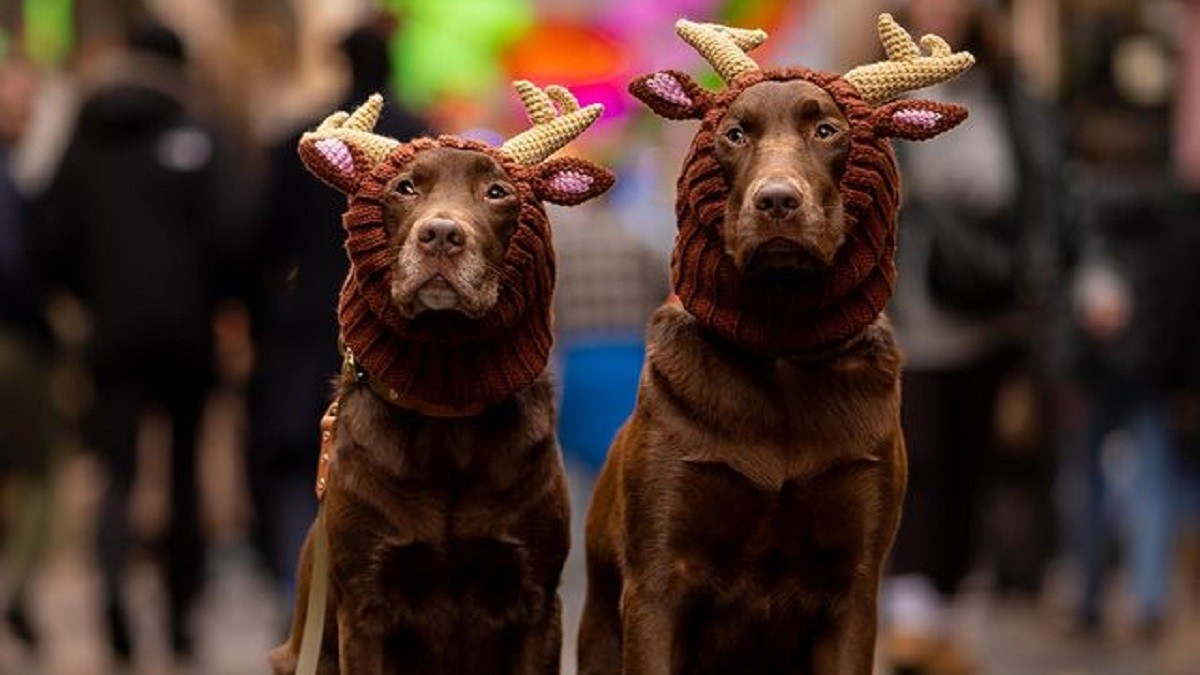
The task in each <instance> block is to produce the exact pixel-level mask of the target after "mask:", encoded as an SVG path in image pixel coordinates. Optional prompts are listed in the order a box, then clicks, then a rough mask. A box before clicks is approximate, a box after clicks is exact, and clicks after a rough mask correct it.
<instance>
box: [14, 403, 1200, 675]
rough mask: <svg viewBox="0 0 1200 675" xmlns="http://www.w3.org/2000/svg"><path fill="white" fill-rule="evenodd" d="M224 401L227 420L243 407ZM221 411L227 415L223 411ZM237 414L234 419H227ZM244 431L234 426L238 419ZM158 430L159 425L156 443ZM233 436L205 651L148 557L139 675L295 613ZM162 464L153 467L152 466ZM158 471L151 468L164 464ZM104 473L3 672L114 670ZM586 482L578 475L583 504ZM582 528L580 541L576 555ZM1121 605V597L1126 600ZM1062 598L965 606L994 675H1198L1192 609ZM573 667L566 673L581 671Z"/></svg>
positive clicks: (252, 669) (216, 521)
mask: <svg viewBox="0 0 1200 675" xmlns="http://www.w3.org/2000/svg"><path fill="white" fill-rule="evenodd" d="M222 405H226V406H228V404H227V403H226V404H222V403H220V402H218V406H217V411H218V417H220V416H222V415H226V416H228V415H234V414H235V413H232V412H231V408H230V407H225V408H222V407H221V406H222ZM222 411H223V412H222ZM226 419H228V417H226ZM233 426H234V427H236V424H234V425H233ZM156 433H158V434H160V435H161V429H160V430H157V431H155V430H154V429H153V428H151V429H150V430H149V431H148V432H147V434H148V438H149V440H148V441H147V442H148V443H149V444H153V441H154V435H155V434H156ZM232 437H233V433H232V432H228V431H227V432H226V433H224V434H222V433H219V432H214V433H210V436H209V438H208V442H207V443H206V451H205V452H206V462H205V464H204V469H203V471H204V474H205V476H204V478H205V482H206V483H207V484H208V485H209V489H208V491H209V496H210V499H209V500H208V501H209V509H208V512H209V519H210V525H211V530H212V537H213V539H214V540H216V541H217V542H219V544H218V547H217V550H216V551H215V552H214V553H213V554H212V555H211V556H210V560H209V561H208V571H209V576H210V579H211V581H210V585H209V588H208V592H207V593H206V595H205V597H204V600H203V602H202V605H201V607H200V610H199V612H198V616H197V617H196V626H197V629H198V631H197V632H198V635H199V649H198V657H197V659H196V662H195V663H194V664H189V665H187V666H186V667H178V668H177V667H175V666H173V665H172V664H171V662H170V658H169V656H168V655H167V653H166V650H165V649H164V643H165V640H164V631H163V625H162V616H163V615H162V612H161V608H162V595H161V590H160V586H159V583H158V581H157V578H156V576H155V574H154V572H153V571H152V569H151V568H150V567H149V566H148V565H147V564H145V563H144V562H143V563H138V564H135V565H134V569H133V570H131V573H130V583H129V591H128V592H129V598H130V600H131V604H132V605H133V606H134V607H135V608H136V616H135V623H136V636H137V647H136V649H137V667H136V668H135V671H134V675H170V674H171V673H179V674H180V675H263V674H265V673H266V665H265V654H266V652H267V650H268V649H269V648H270V646H272V644H273V643H274V642H275V641H276V640H277V639H278V638H279V636H280V635H281V633H282V630H283V626H284V622H285V621H286V617H285V616H284V610H283V609H282V607H281V606H282V603H283V600H282V598H280V597H278V596H277V595H276V594H275V593H274V592H273V591H271V590H270V589H269V587H268V585H267V584H266V583H265V581H264V580H263V578H262V577H261V576H260V575H259V573H258V572H257V570H256V566H255V563H254V560H253V556H251V555H250V554H249V552H248V551H247V549H246V548H245V547H244V546H243V545H241V544H239V543H238V541H239V539H238V536H237V532H238V531H239V527H240V523H242V522H243V521H244V509H245V507H244V502H243V501H242V500H240V499H239V498H238V497H237V494H236V493H237V490H238V489H239V488H238V486H239V485H240V483H239V480H238V477H237V475H236V472H232V471H231V469H230V467H231V466H236V462H234V461H232V458H233V457H234V455H233V454H232V453H234V452H235V450H234V446H233V445H232V443H231V442H229V439H230V438H232ZM152 464H153V463H152ZM161 470H162V467H161V466H159V467H157V468H155V467H152V468H151V470H150V473H151V474H153V473H154V471H161ZM150 482H152V481H150ZM98 485H99V479H98V476H97V471H96V468H95V466H94V465H93V464H91V463H90V462H88V461H86V460H75V461H72V462H71V463H70V464H68V465H67V466H66V467H64V469H63V471H62V475H61V480H60V486H59V493H60V494H61V495H62V499H61V501H62V509H61V514H62V515H61V517H60V518H59V519H58V520H57V524H56V528H55V532H54V538H55V541H56V545H55V547H54V551H53V554H52V555H51V556H50V559H49V560H48V561H47V563H46V565H45V566H44V569H43V570H42V574H41V577H40V581H39V583H38V585H37V588H36V590H35V594H34V596H35V599H34V605H35V618H36V621H37V623H38V624H39V625H40V626H41V628H42V631H43V633H44V635H45V646H44V649H43V650H42V657H41V659H40V660H38V659H34V658H32V657H31V656H30V655H28V654H26V653H24V652H23V650H22V649H20V648H19V647H18V646H17V645H16V643H15V642H14V641H13V640H12V638H10V637H8V636H5V635H0V675H8V674H14V675H15V674H20V675H108V673H112V672H115V671H113V669H112V668H111V667H110V665H109V662H108V657H107V654H106V651H105V647H104V643H103V641H102V640H101V639H100V637H99V636H100V635H101V633H100V624H99V620H98V616H97V607H96V576H95V572H94V569H93V567H92V566H91V564H90V562H89V557H88V552H87V550H86V548H85V547H84V545H83V543H84V542H87V541H90V537H91V534H90V533H91V530H92V527H93V523H92V519H91V517H90V514H91V513H93V512H94V504H95V500H96V498H97V496H98ZM587 489H588V486H587V485H586V484H584V483H583V482H581V481H579V480H576V481H575V484H574V485H573V490H574V496H575V501H576V503H580V499H579V497H580V496H581V495H586V493H587ZM162 505H163V499H162V496H161V495H158V494H156V493H155V492H154V491H153V490H145V491H143V492H142V493H140V497H139V502H138V506H137V511H138V514H139V516H138V518H139V522H141V523H142V526H143V527H147V528H153V527H154V526H155V524H156V522H161V516H160V515H156V514H160V513H161V510H162ZM581 541H582V533H581V532H577V533H576V537H575V543H576V547H575V549H576V551H578V550H579V546H578V544H579V543H580V542H581ZM582 586H583V572H582V566H581V564H580V561H579V560H578V556H573V557H572V560H571V562H570V564H569V566H568V569H567V572H566V576H565V580H564V600H565V607H566V616H567V619H566V622H567V636H568V639H567V643H568V644H567V645H566V649H565V652H566V653H565V654H564V662H565V663H567V664H569V663H570V661H571V659H572V658H573V656H572V655H573V649H574V645H573V637H574V630H575V626H576V625H577V622H578V613H579V609H580V603H581V600H582V599H581V590H582ZM1118 604H1119V600H1118ZM1055 606H1056V603H1055V601H1054V600H1053V599H1051V600H1047V601H1045V602H1043V603H1041V604H1038V605H1032V604H1028V603H1026V604H1021V603H1015V602H1005V601H1001V600H997V599H994V598H988V597H986V596H984V595H981V594H977V595H974V596H972V597H971V598H969V600H968V601H967V602H965V603H964V605H963V607H962V608H961V611H960V625H961V627H962V631H963V633H964V635H966V636H968V638H969V640H970V642H971V643H972V645H973V646H974V648H975V649H976V650H977V653H978V654H979V655H980V657H981V660H982V662H983V664H984V668H983V672H984V673H987V674H989V675H1159V674H1161V675H1200V622H1198V621H1196V620H1195V619H1194V618H1191V619H1189V618H1187V617H1186V616H1185V617H1184V618H1183V619H1182V620H1180V621H1177V622H1176V623H1175V626H1174V627H1173V628H1172V631H1171V634H1170V635H1169V636H1168V638H1167V640H1166V641H1165V642H1164V644H1163V645H1162V646H1161V647H1159V648H1156V649H1150V648H1147V647H1145V646H1144V645H1139V644H1137V643H1136V642H1134V641H1132V640H1129V639H1127V638H1122V637H1121V635H1122V634H1123V633H1127V632H1128V631H1122V630H1121V628H1120V626H1117V627H1116V628H1115V629H1114V631H1113V633H1114V634H1115V636H1116V637H1114V638H1112V639H1110V640H1108V641H1084V640H1081V639H1073V638H1069V637H1067V631H1066V630H1064V629H1063V627H1062V622H1061V619H1060V617H1061V615H1062V613H1061V612H1059V611H1056V610H1055ZM573 672H574V669H573V668H572V667H570V666H569V665H568V666H567V667H566V668H565V669H564V673H568V674H570V673H573Z"/></svg>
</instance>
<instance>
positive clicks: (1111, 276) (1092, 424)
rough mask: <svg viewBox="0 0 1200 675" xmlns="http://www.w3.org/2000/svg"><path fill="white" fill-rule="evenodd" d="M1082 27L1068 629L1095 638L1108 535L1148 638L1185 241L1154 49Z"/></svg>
mask: <svg viewBox="0 0 1200 675" xmlns="http://www.w3.org/2000/svg"><path fill="white" fill-rule="evenodd" d="M1130 13H1131V14H1133V17H1132V18H1134V19H1136V18H1137V17H1136V13H1133V12H1130ZM1091 30H1092V31H1093V34H1092V36H1091V37H1092V38H1093V39H1091V40H1089V41H1087V44H1089V45H1090V48H1091V50H1092V53H1090V54H1089V53H1086V52H1085V53H1081V54H1080V55H1079V57H1078V58H1077V61H1076V62H1077V63H1078V64H1080V65H1079V66H1078V68H1077V72H1074V73H1072V75H1073V78H1072V79H1073V82H1072V85H1073V86H1072V91H1073V95H1072V97H1071V99H1070V101H1069V104H1070V109H1071V113H1070V114H1071V128H1072V130H1073V132H1074V136H1073V139H1072V143H1073V145H1074V146H1075V148H1076V151H1077V154H1078V156H1079V157H1080V160H1081V161H1080V162H1079V166H1078V168H1077V171H1076V173H1077V180H1076V186H1075V190H1074V194H1075V195H1076V201H1077V212H1078V219H1077V224H1076V227H1075V230H1076V232H1075V234H1074V235H1073V239H1074V242H1073V248H1074V249H1075V253H1074V256H1073V257H1074V261H1073V262H1074V264H1073V271H1072V278H1071V279H1070V280H1069V283H1068V285H1067V287H1068V289H1069V293H1070V300H1071V302H1070V304H1069V306H1068V310H1069V311H1068V317H1069V319H1070V321H1069V325H1068V326H1067V335H1068V338H1069V340H1068V346H1069V347H1070V352H1069V354H1068V355H1069V357H1070V361H1069V363H1070V365H1071V366H1072V371H1071V374H1072V376H1073V378H1072V379H1073V382H1074V385H1075V390H1076V393H1077V398H1078V399H1079V402H1080V403H1081V404H1082V411H1083V414H1082V418H1081V419H1080V420H1079V423H1078V426H1077V428H1075V429H1074V430H1073V438H1072V439H1071V440H1072V445H1073V448H1072V449H1073V452H1072V453H1071V456H1070V460H1071V463H1070V464H1069V465H1068V467H1066V468H1067V470H1068V471H1069V475H1070V476H1072V477H1073V478H1074V479H1075V482H1074V487H1076V488H1077V491H1076V492H1074V493H1072V495H1071V497H1072V498H1071V499H1070V500H1069V503H1070V504H1072V505H1078V506H1079V508H1078V509H1073V510H1072V511H1071V512H1070V513H1069V514H1068V515H1069V516H1070V520H1069V523H1068V524H1069V525H1070V526H1071V528H1072V530H1073V532H1072V533H1073V534H1074V540H1075V541H1074V543H1075V546H1074V551H1075V553H1076V555H1077V557H1078V560H1079V562H1080V564H1081V568H1082V588H1081V594H1080V599H1079V605H1078V607H1077V610H1076V611H1077V621H1078V624H1079V626H1080V627H1081V628H1082V629H1083V630H1084V631H1085V632H1087V633H1095V632H1098V631H1099V630H1100V628H1101V627H1102V623H1103V621H1102V620H1103V610H1104V607H1103V600H1104V591H1105V584H1104V581H1105V579H1106V576H1107V575H1106V572H1107V570H1108V567H1109V563H1110V561H1111V559H1112V556H1111V553H1112V551H1113V550H1114V549H1113V547H1112V545H1111V543H1112V539H1113V537H1112V536H1111V534H1112V533H1113V532H1114V531H1115V532H1116V533H1117V534H1118V536H1117V537H1116V539H1117V541H1119V542H1120V544H1121V546H1120V547H1119V549H1118V550H1119V551H1120V552H1121V553H1123V556H1122V560H1123V561H1124V562H1125V566H1126V569H1127V570H1128V572H1129V581H1130V587H1131V590H1132V594H1133V598H1134V603H1135V604H1134V607H1135V612H1136V617H1135V618H1136V621H1137V625H1138V626H1139V629H1140V631H1141V633H1142V634H1143V635H1144V636H1146V637H1147V638H1153V637H1157V636H1158V635H1159V634H1160V633H1161V628H1162V624H1163V621H1164V619H1165V618H1166V614H1167V610H1168V607H1167V604H1168V587H1169V584H1170V578H1171V570H1172V565H1171V563H1172V549H1173V546H1172V544H1173V539H1174V531H1175V525H1176V519H1177V513H1176V509H1177V501H1176V500H1177V496H1178V470H1179V465H1178V456H1177V455H1178V443H1177V438H1176V433H1175V431H1174V430H1173V429H1172V422H1171V420H1170V418H1169V409H1170V406H1169V400H1170V398H1171V397H1172V396H1173V392H1174V391H1176V390H1177V389H1178V388H1179V387H1180V386H1182V385H1183V378H1182V375H1183V374H1184V373H1185V372H1186V368H1185V367H1184V366H1185V364H1184V363H1183V358H1184V356H1185V354H1189V353H1190V352H1192V351H1194V348H1195V347H1194V345H1184V344H1183V342H1182V341H1183V340H1184V335H1185V324H1186V321H1187V320H1188V318H1189V317H1190V316H1191V315H1192V314H1194V308H1193V307H1187V306H1183V305H1181V304H1180V302H1179V301H1180V299H1181V298H1183V297H1186V296H1187V295H1188V293H1187V291H1186V290H1185V289H1186V288H1187V286H1188V282H1187V279H1188V277H1189V275H1190V269H1191V268H1193V267H1194V266H1195V262H1194V260H1193V261H1188V260H1181V259H1180V257H1179V256H1178V255H1177V254H1178V253H1179V252H1180V251H1181V250H1183V248H1184V246H1182V245H1183V244H1184V243H1185V242H1186V241H1187V232H1186V227H1185V226H1184V225H1183V222H1182V220H1181V218H1180V213H1181V210H1180V208H1179V207H1180V204H1179V190H1178V188H1177V186H1176V185H1177V184H1176V181H1174V180H1173V178H1172V176H1171V175H1170V173H1169V169H1168V166H1169V144H1170V139H1171V136H1170V133H1169V129H1170V120H1169V116H1170V108H1169V105H1168V104H1169V96H1170V91H1169V87H1167V86H1159V87H1158V88H1157V89H1156V88H1155V87H1154V86H1150V85H1152V84H1153V83H1154V82H1155V81H1156V78H1153V77H1146V75H1147V74H1149V73H1152V72H1153V71H1154V69H1155V67H1156V64H1158V65H1157V67H1160V68H1166V67H1168V65H1167V63H1166V62H1165V59H1166V56H1165V48H1160V49H1158V50H1156V49H1155V47H1154V45H1156V44H1161V43H1160V42H1158V41H1157V39H1156V38H1154V37H1153V35H1152V33H1150V32H1147V31H1145V30H1144V29H1143V28H1142V27H1141V26H1140V23H1139V22H1138V21H1136V20H1135V21H1132V22H1131V21H1130V19H1129V18H1122V17H1121V16H1120V15H1119V14H1112V13H1110V14H1107V15H1102V16H1100V17H1098V19H1097V20H1096V21H1095V22H1094V23H1093V24H1092V25H1091ZM1081 51H1083V50H1081ZM1132 51H1138V52H1140V53H1141V54H1142V55H1143V57H1142V59H1143V61H1142V63H1141V65H1140V68H1141V69H1142V73H1141V76H1138V77H1129V73H1130V72H1131V71H1130V69H1129V68H1128V67H1124V66H1121V65H1120V64H1121V60H1120V58H1119V57H1120V55H1123V54H1125V55H1127V54H1129V53H1131V52H1132ZM1160 52H1161V53H1162V54H1163V55H1164V56H1162V57H1161V58H1160V59H1159V60H1158V61H1156V60H1155V54H1157V53H1160ZM1097 56H1102V58H1097ZM1089 57H1090V58H1089ZM1159 61H1162V63H1159ZM1147 69H1148V70H1147ZM1176 288H1178V289H1181V290H1180V291H1178V292H1174V291H1172V290H1170V289H1176ZM1116 432H1122V433H1121V434H1117V433H1116Z"/></svg>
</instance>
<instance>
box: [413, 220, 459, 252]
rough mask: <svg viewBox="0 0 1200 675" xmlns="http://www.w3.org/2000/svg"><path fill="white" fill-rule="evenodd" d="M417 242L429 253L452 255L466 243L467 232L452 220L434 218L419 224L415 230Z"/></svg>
mask: <svg viewBox="0 0 1200 675" xmlns="http://www.w3.org/2000/svg"><path fill="white" fill-rule="evenodd" d="M417 242H418V243H420V245H421V248H423V249H424V250H425V251H427V252H429V253H437V254H441V255H452V254H454V253H457V252H459V251H461V250H462V248H463V246H464V245H466V243H467V233H466V231H465V230H463V228H462V226H461V225H459V224H458V223H456V222H454V221H453V220H449V219H447V218H434V219H431V220H427V221H425V222H424V223H422V224H421V226H420V227H419V229H418V231H417Z"/></svg>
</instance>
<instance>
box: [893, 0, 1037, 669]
mask: <svg viewBox="0 0 1200 675" xmlns="http://www.w3.org/2000/svg"><path fill="white" fill-rule="evenodd" d="M907 8H908V9H907V12H908V13H907V23H906V25H910V26H911V28H912V29H913V31H914V33H915V34H918V35H919V34H923V33H936V34H938V35H941V36H943V37H945V38H946V40H948V41H949V42H950V43H951V44H955V45H959V44H962V45H966V48H967V49H968V50H970V51H971V52H973V53H974V54H975V55H976V57H977V60H978V61H977V65H976V66H975V68H974V69H972V70H971V71H969V72H968V73H967V74H966V75H964V76H963V77H961V78H959V79H958V80H955V81H953V82H951V83H948V84H946V85H943V86H944V88H945V91H943V92H940V93H931V94H930V96H931V97H933V98H938V99H944V100H948V101H954V102H956V103H959V104H961V105H964V106H966V107H967V108H968V109H969V110H970V112H971V116H970V119H969V120H968V121H967V123H965V124H964V125H963V126H962V128H961V129H959V130H957V131H955V133H954V134H953V139H951V140H949V141H946V142H939V143H932V144H930V145H916V146H906V147H905V148H904V149H903V151H902V152H901V154H900V160H901V164H902V166H903V169H904V175H905V188H906V192H905V206H904V209H903V210H902V211H901V215H900V234H899V237H900V241H901V242H902V245H901V247H900V248H899V250H898V253H897V261H896V263H897V268H898V284H897V289H896V294H895V297H894V300H893V302H892V305H891V308H890V313H891V316H892V318H893V320H894V322H895V327H896V336H897V340H898V341H899V343H900V346H901V348H902V350H903V353H904V356H905V371H904V375H903V390H904V396H903V400H902V410H901V414H902V423H903V428H904V434H905V441H906V443H907V446H908V456H909V484H908V494H907V498H906V503H905V510H904V518H903V520H902V524H901V527H900V531H899V534H898V536H897V541H896V543H895V547H894V549H893V552H892V569H891V574H892V576H891V577H890V578H889V579H888V580H887V582H886V584H885V593H884V596H883V608H884V613H885V620H886V625H887V630H888V631H889V632H888V639H887V641H886V644H885V646H886V650H887V652H888V654H889V657H890V659H891V661H892V663H893V664H894V666H895V667H896V668H897V669H898V670H899V669H902V668H908V669H910V670H911V671H912V672H920V673H962V672H971V662H970V658H969V657H968V655H967V654H966V653H965V651H964V650H963V648H962V646H961V643H960V639H961V637H962V636H959V635H955V633H954V630H953V625H952V622H951V621H950V618H949V616H948V612H949V610H950V608H951V606H952V603H953V601H954V599H955V597H956V594H957V593H958V592H959V590H960V586H961V585H962V582H963V580H964V579H965V578H966V576H967V574H968V572H969V571H970V570H971V568H972V564H973V563H975V562H976V556H977V555H978V553H979V548H980V546H979V545H980V540H981V537H980V536H979V530H980V525H981V523H982V521H983V518H982V510H983V506H984V499H983V497H982V493H983V490H982V488H983V487H984V486H985V482H984V469H985V467H987V466H988V464H989V463H991V462H993V461H994V458H995V457H996V456H997V449H998V445H999V441H998V438H997V426H996V409H997V395H998V392H999V391H1000V389H1001V386H1002V384H1004V382H1005V381H1006V380H1007V379H1008V378H1009V377H1010V376H1012V374H1013V373H1015V372H1017V371H1018V369H1020V368H1021V366H1022V363H1023V361H1024V359H1025V354H1026V352H1027V350H1028V348H1029V344H1028V342H1029V341H1030V339H1031V338H1032V337H1033V336H1032V335H1031V334H1030V333H1029V331H1028V330H1026V329H1025V328H1024V326H1027V325H1028V323H1029V322H1028V321H1027V320H1023V319H1027V318H1028V311H1029V307H1027V306H1026V304H1025V303H1024V302H1023V301H1024V299H1025V296H1026V293H1027V290H1028V289H1027V285H1028V283H1029V279H1028V275H1029V269H1028V265H1029V256H1028V248H1029V246H1030V244H1029V239H1028V235H1029V233H1030V232H1031V231H1036V230H1038V229H1048V228H1052V227H1053V222H1052V220H1053V213H1054V208H1053V200H1052V199H1051V198H1050V197H1049V196H1048V194H1047V193H1048V192H1050V191H1053V190H1054V185H1055V176H1054V173H1055V172H1056V171H1059V170H1060V164H1059V162H1060V161H1061V158H1060V156H1059V155H1058V153H1057V152H1056V149H1057V147H1058V146H1059V142H1058V133H1057V130H1056V125H1055V122H1054V119H1053V116H1052V115H1051V114H1050V112H1049V109H1048V108H1047V106H1045V105H1044V104H1042V103H1041V102H1039V101H1037V100H1036V99H1035V98H1034V97H1033V96H1032V95H1031V94H1030V93H1029V92H1028V91H1026V90H1025V88H1024V87H1023V86H1022V85H1021V83H1020V80H1019V78H1018V76H1017V74H1016V73H1015V72H1014V71H1013V68H1012V65H1011V63H1010V60H1009V59H1008V58H1007V55H1006V54H1005V53H1004V52H1003V51H1002V50H1001V49H1000V47H999V45H1001V44H1004V43H1003V41H1002V40H1001V39H1000V37H999V36H998V35H996V34H995V31H996V27H997V26H999V25H1003V21H1002V14H1001V12H1000V10H999V9H997V8H996V7H995V6H994V5H992V4H991V3H983V2H975V1H973V0H913V2H910V3H908V5H907ZM1033 461H1034V463H1035V464H1034V468H1032V469H1029V470H1027V472H1028V473H1031V474H1032V475H1033V476H1034V483H1033V485H1032V486H1031V487H1030V488H1029V489H1027V490H1025V492H1026V493H1029V496H1027V497H1023V498H1024V499H1029V500H1033V501H1034V505H1033V506H1030V507H1029V509H1031V510H1032V511H1033V512H1036V511H1037V510H1038V507H1037V506H1036V502H1037V501H1038V500H1040V501H1041V502H1043V503H1044V504H1047V506H1045V507H1044V508H1043V510H1047V509H1048V508H1049V506H1048V503H1049V486H1048V483H1049V480H1048V479H1042V478H1039V477H1038V473H1039V469H1037V465H1038V464H1041V465H1046V464H1051V463H1050V462H1048V461H1047V460H1046V459H1045V458H1042V459H1040V460H1039V459H1036V458H1035V459H1034V460H1033ZM1039 485H1040V487H1039ZM1045 520H1047V519H1046V518H1044V517H1043V522H1044V521H1045ZM1043 529H1045V528H1044V526H1043ZM1032 534H1033V536H1028V537H1027V539H1029V541H1027V542H1024V545H1026V546H1037V545H1038V544H1037V543H1036V540H1037V539H1038V538H1039V536H1040V533H1038V532H1037V531H1036V529H1035V531H1034V532H1033V533H1032ZM1017 545H1022V544H1021V542H1018V544H1017ZM1034 555H1036V554H1034ZM1024 574H1026V575H1029V576H1031V577H1033V580H1031V581H1027V582H1025V583H1029V584H1032V585H1034V586H1036V583H1037V581H1036V577H1037V574H1038V571H1037V569H1036V563H1034V567H1033V570H1032V571H1026V572H1024Z"/></svg>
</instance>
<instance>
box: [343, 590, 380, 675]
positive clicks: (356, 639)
mask: <svg viewBox="0 0 1200 675" xmlns="http://www.w3.org/2000/svg"><path fill="white" fill-rule="evenodd" d="M337 624H338V656H339V660H338V664H339V667H338V670H339V672H340V674H341V675H383V636H384V628H383V618H382V615H381V612H378V611H374V610H372V609H371V608H370V607H366V606H362V605H358V604H355V605H349V604H343V605H341V606H340V607H338V610H337Z"/></svg>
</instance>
